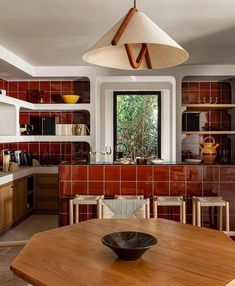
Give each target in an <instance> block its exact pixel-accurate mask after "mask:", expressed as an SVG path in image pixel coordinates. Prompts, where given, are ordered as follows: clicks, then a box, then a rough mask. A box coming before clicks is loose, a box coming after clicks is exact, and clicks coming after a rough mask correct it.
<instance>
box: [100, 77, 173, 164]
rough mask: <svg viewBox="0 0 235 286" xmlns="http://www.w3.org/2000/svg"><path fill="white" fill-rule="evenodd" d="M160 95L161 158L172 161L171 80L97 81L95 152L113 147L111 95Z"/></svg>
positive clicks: (104, 79)
mask: <svg viewBox="0 0 235 286" xmlns="http://www.w3.org/2000/svg"><path fill="white" fill-rule="evenodd" d="M119 90H122V91H130V90H131V91H133V90H136V91H147V90H149V91H150V90H151V91H160V92H161V95H162V96H161V113H162V120H161V158H162V159H164V160H165V161H175V160H176V132H175V130H176V124H175V123H176V92H175V91H176V82H175V79H174V78H173V77H161V76H159V77H154V76H152V77H151V76H148V77H147V76H146V77H138V76H134V77H133V76H125V77H115V76H114V77H110V76H109V77H101V78H99V79H98V80H97V96H96V148H97V149H98V150H100V149H103V147H104V146H107V145H108V146H113V92H114V91H119Z"/></svg>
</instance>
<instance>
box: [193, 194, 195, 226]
mask: <svg viewBox="0 0 235 286" xmlns="http://www.w3.org/2000/svg"><path fill="white" fill-rule="evenodd" d="M193 225H196V201H195V198H194V197H193Z"/></svg>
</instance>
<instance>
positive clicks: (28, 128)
mask: <svg viewBox="0 0 235 286" xmlns="http://www.w3.org/2000/svg"><path fill="white" fill-rule="evenodd" d="M20 134H21V135H32V134H33V125H31V124H20Z"/></svg>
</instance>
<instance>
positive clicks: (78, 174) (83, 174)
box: [72, 166, 88, 181]
mask: <svg viewBox="0 0 235 286" xmlns="http://www.w3.org/2000/svg"><path fill="white" fill-rule="evenodd" d="M87 169H88V168H87V166H72V181H87Z"/></svg>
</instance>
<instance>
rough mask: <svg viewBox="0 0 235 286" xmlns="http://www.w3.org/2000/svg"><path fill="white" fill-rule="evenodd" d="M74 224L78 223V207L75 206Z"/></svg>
mask: <svg viewBox="0 0 235 286" xmlns="http://www.w3.org/2000/svg"><path fill="white" fill-rule="evenodd" d="M75 222H76V223H79V205H78V204H76V205H75Z"/></svg>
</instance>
